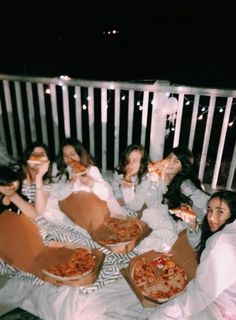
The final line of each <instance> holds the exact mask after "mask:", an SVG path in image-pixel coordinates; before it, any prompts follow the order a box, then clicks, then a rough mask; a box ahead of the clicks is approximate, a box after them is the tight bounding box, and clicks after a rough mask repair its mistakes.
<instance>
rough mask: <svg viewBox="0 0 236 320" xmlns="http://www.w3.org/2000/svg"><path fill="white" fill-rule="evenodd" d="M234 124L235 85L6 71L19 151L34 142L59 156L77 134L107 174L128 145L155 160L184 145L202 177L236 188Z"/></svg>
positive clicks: (13, 145) (4, 94) (12, 145)
mask: <svg viewBox="0 0 236 320" xmlns="http://www.w3.org/2000/svg"><path fill="white" fill-rule="evenodd" d="M235 127H236V90H221V89H209V88H195V87H187V86H180V85H170V84H169V82H167V81H156V82H154V83H151V84H149V83H145V82H143V83H133V82H104V81H89V80H81V79H70V78H68V77H65V76H64V77H60V78H38V77H25V76H13V75H0V142H1V143H2V144H3V145H5V146H6V147H7V150H8V152H9V153H10V154H11V155H13V156H14V157H18V156H19V155H20V154H21V153H22V151H23V150H24V148H25V147H26V145H27V144H28V143H31V142H32V141H35V140H41V141H43V142H45V143H46V144H48V146H49V148H50V150H51V153H52V156H53V157H55V156H56V154H57V153H58V149H59V145H60V142H61V141H62V140H63V139H64V138H65V137H67V136H75V137H77V138H78V139H79V140H80V141H81V142H83V144H84V145H85V147H86V148H87V149H88V150H89V151H90V153H91V154H92V155H94V156H95V159H96V160H97V162H98V164H99V165H100V166H101V168H102V170H103V171H104V172H105V171H106V170H111V169H113V168H114V166H116V165H117V163H118V159H119V156H120V153H121V152H122V150H123V149H124V148H125V147H126V146H127V145H128V144H131V143H142V144H143V145H144V146H145V147H146V149H147V151H148V152H149V154H150V157H151V159H152V160H158V159H161V158H162V157H163V156H164V155H166V153H168V151H170V150H171V149H172V147H175V146H177V145H179V144H182V145H185V146H187V147H189V149H191V150H192V151H193V153H194V156H195V161H196V163H197V170H198V175H199V178H200V179H201V180H202V182H203V183H207V184H210V186H211V189H213V190H214V189H216V188H217V187H219V186H221V187H225V188H227V189H231V188H235V184H236V181H235V167H236V129H235Z"/></svg>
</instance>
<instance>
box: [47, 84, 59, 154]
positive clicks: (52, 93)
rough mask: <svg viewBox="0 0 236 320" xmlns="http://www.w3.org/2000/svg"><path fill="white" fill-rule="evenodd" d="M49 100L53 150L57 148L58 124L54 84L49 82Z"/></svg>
mask: <svg viewBox="0 0 236 320" xmlns="http://www.w3.org/2000/svg"><path fill="white" fill-rule="evenodd" d="M49 87H50V100H51V107H52V121H53V123H52V128H53V134H54V141H55V150H58V149H59V126H58V123H59V121H58V110H57V95H56V86H55V84H50V86H49Z"/></svg>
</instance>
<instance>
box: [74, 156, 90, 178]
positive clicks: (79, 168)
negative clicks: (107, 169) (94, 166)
mask: <svg viewBox="0 0 236 320" xmlns="http://www.w3.org/2000/svg"><path fill="white" fill-rule="evenodd" d="M70 166H71V168H72V169H73V171H74V172H75V173H77V174H80V175H82V174H85V173H86V172H87V167H86V166H85V165H84V164H83V163H82V162H80V161H77V160H74V159H70Z"/></svg>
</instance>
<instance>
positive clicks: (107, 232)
mask: <svg viewBox="0 0 236 320" xmlns="http://www.w3.org/2000/svg"><path fill="white" fill-rule="evenodd" d="M127 220H132V221H135V222H137V223H138V224H139V226H140V228H141V232H140V234H139V235H138V236H137V237H135V238H134V239H132V240H129V241H124V242H118V243H112V244H107V245H104V244H103V240H104V239H106V238H109V237H111V238H112V236H113V235H114V236H115V232H114V231H113V230H111V229H110V228H109V227H107V225H106V224H104V223H103V224H102V225H101V226H100V227H99V228H97V229H96V230H95V231H94V232H93V233H92V238H93V240H94V241H96V242H98V243H99V244H101V245H102V246H104V247H106V248H107V249H109V250H110V251H112V252H115V253H123V254H126V253H128V252H130V251H131V250H133V249H134V247H135V246H137V245H138V243H139V242H140V241H141V240H142V239H144V238H145V237H147V236H148V235H149V234H150V233H151V231H152V229H151V228H150V227H149V226H148V225H147V224H146V223H145V222H144V221H141V220H139V219H136V218H131V217H128V218H127Z"/></svg>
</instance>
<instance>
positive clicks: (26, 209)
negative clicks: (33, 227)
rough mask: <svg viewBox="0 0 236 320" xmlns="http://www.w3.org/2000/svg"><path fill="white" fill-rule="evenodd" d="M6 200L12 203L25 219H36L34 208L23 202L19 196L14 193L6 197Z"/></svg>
mask: <svg viewBox="0 0 236 320" xmlns="http://www.w3.org/2000/svg"><path fill="white" fill-rule="evenodd" d="M8 198H9V199H10V200H11V202H13V203H14V204H15V205H16V206H17V207H18V208H19V209H20V210H21V211H22V213H23V214H25V215H26V216H27V217H29V218H32V219H34V218H36V216H37V212H36V209H35V207H34V206H33V205H32V204H30V203H29V202H27V201H26V200H24V199H23V198H22V197H21V196H20V195H19V194H17V193H16V192H15V193H14V194H12V195H10V196H8Z"/></svg>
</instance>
